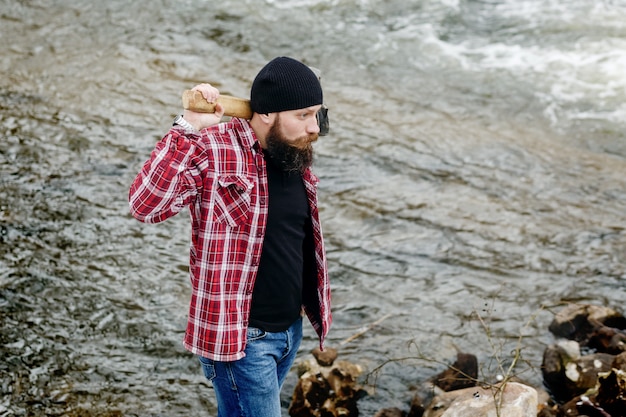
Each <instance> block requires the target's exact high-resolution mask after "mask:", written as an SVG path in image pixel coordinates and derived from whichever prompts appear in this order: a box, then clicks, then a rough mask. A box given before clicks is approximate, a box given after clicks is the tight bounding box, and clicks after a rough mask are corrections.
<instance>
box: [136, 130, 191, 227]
mask: <svg viewBox="0 0 626 417" xmlns="http://www.w3.org/2000/svg"><path fill="white" fill-rule="evenodd" d="M187 135H188V136H190V137H191V138H192V139H189V138H188V137H186V136H185V135H184V134H183V130H182V129H181V128H173V129H171V130H170V131H169V133H168V134H167V135H166V136H165V137H164V138H163V139H162V140H161V141H160V142H158V143H157V145H156V147H155V148H154V150H153V151H152V154H151V156H150V159H148V160H147V161H146V162H145V163H144V165H143V168H142V169H141V171H140V172H139V174H138V175H137V177H136V178H135V180H134V181H133V183H132V185H131V187H130V191H129V197H128V201H129V205H130V212H131V213H132V215H133V216H134V217H135V218H137V219H138V220H140V221H142V222H145V223H158V222H162V221H164V220H166V219H168V218H170V217H172V216H174V215H175V214H177V213H179V212H180V211H181V210H182V209H183V208H184V207H185V206H186V205H188V204H190V203H191V201H193V200H194V198H195V197H196V196H197V193H198V189H199V188H200V187H201V185H202V180H201V178H200V176H199V172H198V170H197V168H196V167H197V166H198V165H199V161H200V159H201V157H202V153H203V149H202V147H201V146H200V144H199V142H197V141H194V140H193V136H194V135H191V134H187Z"/></svg>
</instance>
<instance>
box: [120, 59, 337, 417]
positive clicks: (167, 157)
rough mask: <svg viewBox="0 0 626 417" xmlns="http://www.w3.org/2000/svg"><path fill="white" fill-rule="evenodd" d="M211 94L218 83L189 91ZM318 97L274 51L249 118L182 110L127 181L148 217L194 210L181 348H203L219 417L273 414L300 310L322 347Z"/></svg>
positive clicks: (132, 199) (325, 304)
mask: <svg viewBox="0 0 626 417" xmlns="http://www.w3.org/2000/svg"><path fill="white" fill-rule="evenodd" d="M193 89H194V90H197V91H201V92H202V95H203V96H204V98H205V99H206V100H208V101H209V102H215V101H216V100H217V98H218V96H219V91H218V90H217V89H216V88H214V87H212V86H211V85H209V84H200V85H197V86H195V87H194V88H193ZM322 104H323V94H322V88H321V85H320V82H319V79H318V77H317V75H315V73H314V72H313V71H312V70H311V69H310V68H309V67H307V66H306V65H304V64H303V63H301V62H299V61H297V60H295V59H292V58H289V57H278V58H275V59H273V60H272V61H270V62H269V63H268V64H267V65H265V66H264V67H263V68H262V69H261V71H260V72H259V73H258V75H257V76H256V78H255V79H254V82H253V84H252V89H251V91H250V107H251V109H252V112H253V113H252V118H251V119H250V120H243V119H239V118H232V119H231V120H230V121H227V122H223V123H219V122H220V120H221V118H222V116H223V114H224V109H223V108H222V106H221V105H220V104H219V103H218V104H216V106H215V107H216V110H215V113H213V114H211V113H197V112H193V111H191V110H185V111H184V113H183V115H182V116H179V117H177V118H176V119H175V122H174V126H173V127H172V128H171V129H170V131H169V132H168V133H167V134H166V135H165V136H164V137H163V138H162V139H161V140H160V141H159V142H158V143H157V145H156V147H155V149H154V150H153V152H152V154H151V156H150V158H149V159H148V160H147V161H146V162H145V164H144V165H143V168H142V169H141V171H140V172H139V174H138V175H137V177H136V178H135V180H134V181H133V183H132V185H131V187H130V192H129V204H130V212H131V213H132V215H133V216H134V217H135V218H137V219H138V220H140V221H142V222H146V223H158V222H161V221H164V220H166V219H168V218H170V217H172V216H174V215H176V214H177V213H178V212H180V211H181V210H183V208H185V207H189V210H190V213H191V222H192V227H191V248H190V265H189V266H190V268H189V274H190V279H191V288H192V291H191V301H190V304H189V315H188V322H187V329H186V332H185V337H184V340H183V345H184V347H185V348H186V349H187V350H189V351H190V352H192V353H194V354H195V355H197V356H198V358H199V360H200V363H201V365H202V369H203V371H204V374H205V376H206V377H207V379H209V380H210V381H211V382H212V384H213V388H214V391H215V395H216V398H217V403H218V416H219V417H243V416H245V417H279V416H280V415H281V404H280V390H281V387H282V384H283V382H284V380H285V377H286V375H287V373H288V371H289V369H290V368H291V366H292V364H293V362H294V360H295V357H296V353H297V351H298V347H299V345H300V341H301V339H302V318H303V316H305V315H306V316H307V317H308V319H309V321H310V322H311V324H312V326H313V328H314V329H315V331H316V332H317V334H318V336H319V340H320V347H321V348H323V344H324V338H325V336H326V334H327V333H328V329H329V327H330V324H331V312H330V286H329V279H328V269H327V265H326V254H325V250H324V243H323V239H322V231H321V226H320V220H319V214H318V208H317V191H316V187H317V183H318V179H317V177H315V176H314V175H313V173H312V172H311V163H312V160H313V150H312V143H313V142H315V141H316V140H317V138H318V134H319V130H320V127H319V126H318V118H317V113H318V111H320V109H321V108H322Z"/></svg>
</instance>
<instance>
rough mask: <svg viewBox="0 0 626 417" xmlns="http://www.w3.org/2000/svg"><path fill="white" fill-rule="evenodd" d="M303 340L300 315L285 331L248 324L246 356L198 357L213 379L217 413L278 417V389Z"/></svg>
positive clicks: (223, 416)
mask: <svg viewBox="0 0 626 417" xmlns="http://www.w3.org/2000/svg"><path fill="white" fill-rule="evenodd" d="M301 341H302V318H299V319H298V320H296V322H295V323H294V324H292V325H291V327H290V328H289V329H287V330H286V331H284V332H277V333H271V332H265V331H263V330H260V329H257V328H254V327H250V328H248V341H247V345H246V350H245V352H246V356H245V357H244V358H242V359H239V360H238V361H233V362H217V361H213V360H210V359H207V358H203V357H199V359H200V363H201V364H202V369H203V371H204V376H206V378H207V379H208V380H209V381H211V382H212V383H213V390H214V391H215V396H216V397H217V416H218V417H280V416H281V407H280V389H281V387H282V385H283V382H284V381H285V378H286V376H287V373H288V372H289V370H290V369H291V365H293V362H294V360H295V359H296V353H298V348H299V347H300V342H301Z"/></svg>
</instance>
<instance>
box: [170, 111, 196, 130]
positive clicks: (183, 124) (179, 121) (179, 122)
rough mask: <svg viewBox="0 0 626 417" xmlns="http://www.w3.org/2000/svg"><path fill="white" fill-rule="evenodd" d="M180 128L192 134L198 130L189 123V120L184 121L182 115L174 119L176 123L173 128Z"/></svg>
mask: <svg viewBox="0 0 626 417" xmlns="http://www.w3.org/2000/svg"><path fill="white" fill-rule="evenodd" d="M176 125H178V126H180V127H182V128H183V129H185V130H190V131H192V132H195V131H196V128H195V127H193V125H192V124H191V123H189V122H188V121H187V120H185V119H183V116H182V115H181V114H179V115H178V116H176V117H175V118H174V123H173V124H172V126H176Z"/></svg>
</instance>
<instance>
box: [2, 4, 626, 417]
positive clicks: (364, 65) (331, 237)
mask: <svg viewBox="0 0 626 417" xmlns="http://www.w3.org/2000/svg"><path fill="white" fill-rule="evenodd" d="M0 39H1V40H2V42H1V46H0V51H1V53H0V70H1V71H2V74H3V75H2V78H0V311H1V313H2V315H1V317H2V321H1V324H0V346H1V348H0V349H1V351H2V356H3V358H4V359H3V361H2V362H0V379H1V393H2V396H1V397H0V415H3V416H4V415H6V416H12V415H81V416H90V415H93V416H109V415H110V416H113V415H125V416H130V415H138V416H187V415H195V416H212V415H215V414H216V409H215V401H214V397H213V394H212V391H211V388H210V386H209V384H208V383H206V382H205V380H204V377H203V376H202V375H201V371H200V368H199V366H198V364H197V362H196V360H195V358H193V357H192V356H191V355H189V354H188V353H186V352H185V351H184V350H183V349H182V347H181V339H182V335H183V331H184V325H185V319H186V309H187V307H186V306H187V303H188V297H189V285H188V281H187V251H188V241H189V225H188V214H182V215H180V216H179V217H178V218H175V219H172V220H170V221H167V222H165V223H163V224H159V225H145V224H141V223H139V222H137V221H135V220H134V219H132V218H130V216H129V215H128V209H127V202H126V196H127V191H128V186H129V184H130V182H131V181H132V179H133V177H134V175H135V174H136V172H137V171H138V170H139V168H140V166H141V164H142V162H143V161H144V160H145V159H146V158H147V157H148V155H149V153H150V150H151V149H152V146H153V145H154V143H155V141H157V140H158V139H159V138H160V136H161V135H162V134H163V133H164V132H166V131H167V129H168V128H169V126H170V125H171V120H172V118H173V116H174V115H175V114H177V113H179V112H180V94H181V92H182V90H184V89H185V88H189V87H191V86H193V85H194V84H196V83H198V82H201V81H208V82H211V83H213V84H216V85H218V86H219V87H220V88H221V90H222V91H223V92H224V93H227V94H232V95H237V96H242V97H247V94H248V91H249V86H250V83H251V81H252V78H253V77H254V75H255V74H256V72H257V71H258V70H259V69H260V68H261V67H262V66H263V65H264V64H265V63H266V62H267V61H268V60H269V59H271V58H273V57H274V56H277V55H290V56H294V57H296V58H299V59H301V60H303V61H305V62H306V63H308V64H310V65H313V66H315V67H317V68H319V69H320V70H321V71H322V73H323V76H322V82H323V85H324V88H325V99H326V102H327V105H328V106H329V107H330V111H331V113H330V115H331V123H332V125H331V129H332V131H331V135H330V136H327V137H325V138H322V139H321V140H320V141H319V142H318V144H317V145H316V150H317V160H316V163H315V165H316V167H315V170H316V172H317V173H318V174H319V176H320V177H321V180H322V183H321V187H320V197H321V215H322V221H323V226H324V230H325V234H326V239H327V247H328V254H329V267H330V271H331V278H332V281H333V297H334V298H333V302H334V303H333V304H334V317H335V321H334V325H333V328H332V330H331V334H330V339H329V345H331V346H336V347H339V349H340V354H341V355H342V357H343V358H344V359H347V360H350V361H353V362H357V363H360V364H362V365H364V366H365V367H366V368H367V369H369V370H372V369H375V368H376V367H377V366H378V365H380V364H381V363H383V362H384V361H385V360H388V359H398V358H406V357H409V358H413V359H407V360H404V361H401V362H392V363H390V364H388V365H386V366H384V367H383V368H382V370H381V371H380V372H378V373H377V374H376V375H375V377H376V378H369V379H368V380H367V381H365V380H363V381H362V382H364V383H365V382H370V383H373V382H374V381H375V384H376V385H375V388H376V390H375V391H373V392H372V395H370V396H368V397H366V398H364V399H362V400H361V401H360V402H359V404H360V410H361V412H362V414H363V415H373V414H374V413H375V412H376V411H377V410H379V409H380V408H383V407H392V406H397V407H400V408H405V409H407V408H408V406H407V402H408V400H409V399H410V397H411V396H412V394H413V391H412V390H411V387H412V386H415V385H417V384H419V382H420V381H423V380H425V379H426V378H428V377H430V376H431V375H433V374H434V373H436V372H438V371H439V370H440V369H441V366H442V365H439V364H438V363H437V361H441V362H448V361H450V360H451V359H452V358H453V357H454V355H455V349H457V348H458V349H460V350H464V351H468V352H471V353H475V354H476V355H477V356H478V357H479V360H480V362H481V364H482V370H483V374H484V377H485V378H486V379H489V378H490V377H493V375H494V374H495V373H497V369H496V366H495V365H496V363H495V362H497V361H494V357H496V356H499V357H501V359H500V360H501V361H502V362H503V363H504V364H506V363H508V361H510V359H511V355H510V353H509V352H510V351H511V349H512V348H514V347H515V346H516V344H517V340H518V337H519V336H520V335H521V336H523V340H522V345H523V346H524V350H523V351H522V356H523V359H524V360H525V361H523V362H522V364H521V365H520V366H519V367H518V371H520V372H523V373H522V375H521V376H522V377H523V378H526V379H527V380H529V381H531V382H532V383H535V384H538V385H539V384H541V374H540V372H539V370H538V366H539V365H540V363H541V355H542V353H543V349H544V347H545V345H546V344H547V343H551V342H552V338H551V336H550V335H549V334H548V331H547V325H548V323H549V322H550V320H551V318H552V313H551V311H553V310H554V308H556V306H558V305H559V304H560V303H563V302H567V301H577V302H590V303H595V304H602V305H608V306H612V307H616V308H618V309H619V308H621V306H622V305H623V300H624V299H625V296H626V289H625V284H624V283H625V280H626V271H625V263H624V261H625V259H624V258H625V255H624V254H625V252H626V231H625V230H624V227H625V220H626V215H625V214H624V206H625V204H624V203H625V202H626V191H625V190H626V187H625V185H626V179H625V178H626V160H625V158H626V136H625V133H624V132H625V128H626V123H625V122H624V120H626V104H625V103H626V72H624V70H623V69H624V65H625V64H626V3H624V2H623V1H619V0H615V1H601V2H595V1H594V2H592V1H587V0H575V1H572V2H568V3H567V5H565V2H558V1H544V0H542V1H539V0H522V1H513V0H482V1H476V0H474V1H462V0H423V1H411V2H406V1H399V0H398V1H396V0H392V1H376V0H369V1H368V0H332V1H321V0H319V1H315V0H299V1H298V0H291V1H288V0H284V1H279V0H273V1H270V0H266V1H252V0H248V1H236V0H225V1H222V2H218V3H215V2H209V1H205V0H187V1H176V2H175V1H172V0H161V1H152V2H148V1H145V0H140V1H135V2H132V3H129V2H124V1H120V0H111V1H108V2H95V1H87V0H78V1H72V2H69V1H57V2H54V5H53V4H51V3H50V2H45V1H42V0H32V1H12V2H9V1H2V2H0ZM478 315H480V317H482V319H483V323H481V320H479V319H478ZM381 318H385V320H384V321H382V322H381V323H380V324H379V325H377V326H375V327H374V328H372V329H371V330H369V331H368V332H367V333H365V334H364V335H363V336H362V337H360V338H358V339H356V340H355V341H352V342H350V343H347V344H342V341H344V340H346V339H347V338H349V337H350V336H352V335H354V334H355V333H357V332H358V331H359V330H360V329H361V328H362V327H363V326H366V325H367V324H369V323H373V322H375V321H377V320H379V319H381ZM485 326H487V328H485ZM488 334H489V336H488ZM315 344H316V343H315V339H314V337H313V332H312V330H311V329H310V328H307V333H306V336H305V341H304V344H303V348H302V350H303V352H302V355H301V356H302V358H304V357H305V356H306V355H305V354H306V352H307V351H308V350H310V349H311V348H312V347H314V346H315ZM418 349H419V352H421V353H422V354H423V355H425V356H426V357H428V358H431V359H432V360H431V361H424V360H417V359H415V358H416V357H417V356H418ZM295 380H296V375H295V373H294V374H293V375H291V376H290V379H289V380H288V382H287V386H286V387H285V390H284V401H285V405H287V404H288V401H289V395H290V393H291V391H292V389H293V385H294V383H295ZM285 412H286V409H285Z"/></svg>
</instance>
